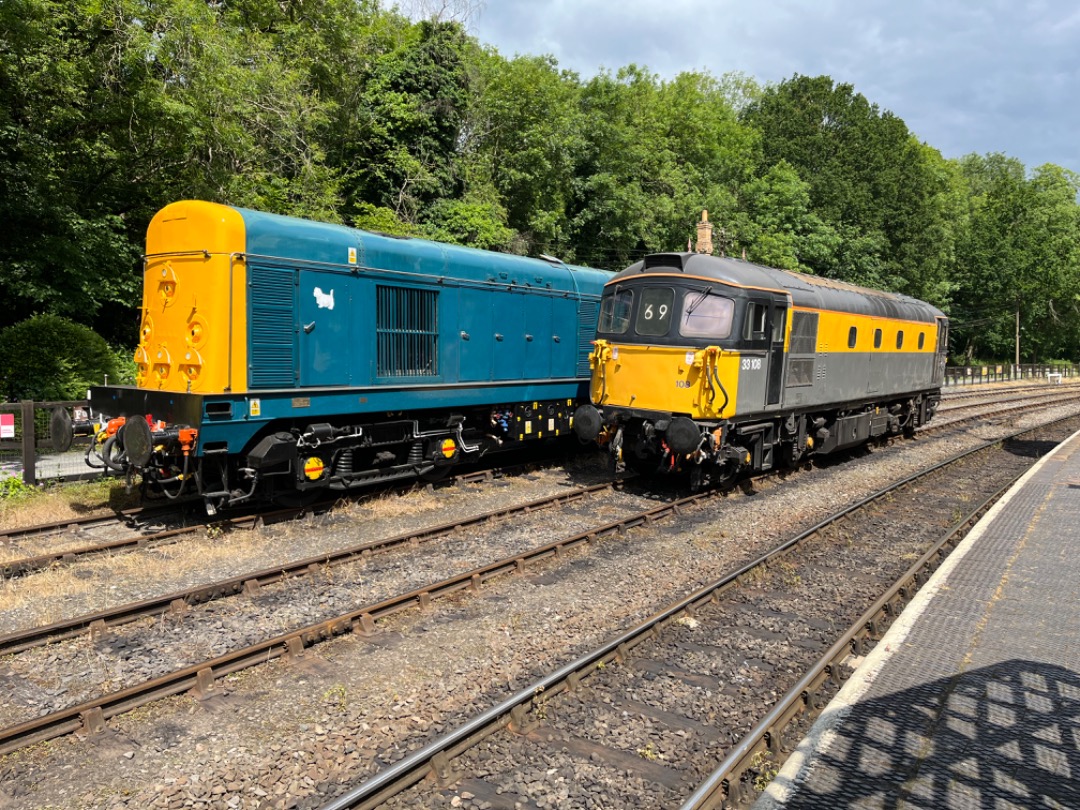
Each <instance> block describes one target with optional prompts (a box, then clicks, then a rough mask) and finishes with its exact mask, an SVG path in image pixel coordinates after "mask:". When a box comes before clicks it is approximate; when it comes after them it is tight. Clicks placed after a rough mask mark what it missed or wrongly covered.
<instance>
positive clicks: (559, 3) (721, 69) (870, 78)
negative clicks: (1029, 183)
mask: <svg viewBox="0 0 1080 810" xmlns="http://www.w3.org/2000/svg"><path fill="white" fill-rule="evenodd" d="M475 30H476V34H477V36H478V37H479V39H480V40H481V41H482V42H486V43H488V44H491V45H494V46H495V47H497V48H498V49H499V51H500V52H501V53H503V54H504V55H505V56H513V55H514V54H515V53H528V54H541V53H550V54H552V55H553V56H554V57H555V58H556V59H557V60H558V61H559V64H560V66H561V67H563V68H567V69H570V70H575V71H577V72H578V73H579V74H581V75H582V76H583V77H589V76H592V75H594V74H595V73H596V72H597V71H598V70H599V69H600V68H601V67H606V68H608V69H611V70H616V69H618V68H619V67H621V66H623V65H627V64H629V63H631V62H634V63H637V64H639V65H644V66H647V67H648V68H649V69H651V70H652V71H654V72H655V73H658V74H660V75H661V76H663V77H665V78H670V77H672V76H674V75H676V74H677V73H679V72H681V71H685V70H708V71H710V72H711V73H714V74H717V75H719V74H722V73H726V72H729V71H742V72H744V73H747V74H749V75H751V76H753V77H755V78H756V79H758V80H759V81H767V82H777V81H781V80H783V79H786V78H789V77H790V76H791V75H792V74H794V73H801V74H805V75H809V76H817V75H821V74H825V75H829V76H831V77H832V78H833V79H834V80H836V81H838V82H846V83H850V84H851V85H853V86H854V88H855V89H856V91H858V92H860V93H862V94H863V95H865V96H866V97H867V98H868V99H869V100H870V101H871V102H873V103H876V104H877V105H878V106H879V107H881V108H883V109H888V110H891V111H893V112H894V113H896V114H897V115H899V116H900V117H901V118H903V119H904V121H906V122H907V124H908V126H909V127H910V128H911V129H912V131H913V132H915V133H916V135H918V136H919V137H920V138H921V139H923V140H924V141H926V142H928V143H929V144H930V145H931V146H935V147H937V148H938V149H941V150H942V152H943V153H944V154H946V155H947V156H950V157H955V156H959V155H963V154H966V153H969V152H980V153H982V152H1005V153H1007V154H1009V155H1012V156H1014V157H1017V158H1019V159H1020V160H1022V161H1023V162H1024V163H1025V164H1026V165H1027V166H1028V167H1029V168H1034V167H1035V166H1038V165H1040V164H1042V163H1045V162H1053V163H1058V164H1060V165H1063V166H1066V167H1068V168H1071V169H1073V170H1076V171H1080V142H1078V139H1076V138H1075V135H1074V133H1075V132H1076V131H1077V130H1078V129H1080V107H1078V105H1077V104H1076V103H1075V100H1076V95H1077V90H1078V89H1080V60H1078V59H1077V57H1076V53H1078V52H1080V10H1068V9H1063V8H1062V6H1061V5H1060V4H1058V3H1055V2H1051V0H1046V1H1045V2H1043V1H1042V0H1032V1H1031V2H1027V3H1022V2H1009V1H1008V0H994V2H985V3H979V4H973V3H968V2H964V1H963V0H937V1H936V2H931V0H914V2H907V3H889V2H882V1H881V0H876V1H875V0H829V1H827V2H816V3H813V4H811V3H805V2H800V0H771V1H770V2H764V3H763V2H760V0H715V1H714V2H711V3H702V2H700V0H696V2H690V0H666V2H660V3H657V2H655V0H649V1H648V2H646V0H623V1H622V2H619V3H614V4H613V3H611V2H600V0H503V1H501V2H500V0H489V3H488V5H487V7H486V9H485V10H484V11H483V12H482V13H481V15H480V16H479V17H478V18H477V19H476V20H475Z"/></svg>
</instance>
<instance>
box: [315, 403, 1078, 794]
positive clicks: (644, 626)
mask: <svg viewBox="0 0 1080 810" xmlns="http://www.w3.org/2000/svg"><path fill="white" fill-rule="evenodd" d="M1073 418H1075V417H1074V416H1070V417H1065V418H1063V419H1058V420H1053V421H1051V422H1049V423H1047V424H1046V425H1039V426H1037V427H1035V428H1025V429H1024V430H1020V431H1016V432H1015V433H1013V434H1010V435H1008V436H1005V437H1002V438H998V439H994V440H992V441H987V442H984V443H983V444H981V445H979V446H977V447H975V448H972V449H970V450H966V451H963V452H960V453H957V454H955V455H953V456H951V457H949V458H947V459H945V460H944V461H941V462H939V463H937V464H934V465H933V466H931V467H929V468H927V469H925V470H921V471H919V472H917V473H913V474H912V475H909V476H906V477H905V478H903V479H901V480H900V481H896V482H894V483H893V484H890V485H889V486H888V487H886V488H883V489H881V490H879V491H877V492H874V493H872V494H870V495H868V496H866V497H865V498H862V499H860V500H859V501H858V502H856V503H854V504H850V505H849V506H847V507H845V508H844V509H842V510H840V511H839V512H836V513H835V514H833V515H831V516H829V517H828V518H826V519H825V520H822V521H821V522H819V523H817V524H815V525H814V526H812V527H810V528H809V529H806V530H805V531H802V532H800V533H799V534H797V535H795V536H794V537H791V538H789V539H788V540H786V541H784V542H783V543H781V544H780V545H778V546H776V547H775V548H773V549H772V550H770V551H768V552H767V553H765V554H763V555H761V556H760V557H758V558H757V559H756V560H754V561H752V562H749V563H747V564H745V565H743V566H742V567H740V568H739V569H737V570H735V571H733V572H731V573H729V574H727V575H725V576H724V577H722V578H720V579H719V580H716V581H714V582H713V583H711V584H709V585H706V586H704V587H702V588H700V589H699V590H697V591H695V592H694V593H692V594H691V595H689V596H687V597H684V598H683V599H681V600H679V601H678V602H676V603H675V604H673V605H671V606H670V607H668V608H666V609H664V610H663V611H661V612H659V613H657V614H655V615H653V616H651V617H649V618H648V619H645V620H644V621H643V622H641V623H640V624H638V625H637V626H635V627H634V628H632V629H630V630H628V631H626V632H624V633H622V634H620V635H619V636H618V637H617V638H615V639H613V640H611V641H609V642H607V643H606V644H604V645H603V646H601V647H599V648H597V649H595V650H594V651H592V652H590V653H587V654H586V655H584V656H581V657H580V658H578V659H576V660H575V661H573V662H572V663H569V664H567V665H565V666H564V667H562V668H560V669H559V670H557V671H556V672H553V673H551V674H549V675H547V676H545V677H544V678H541V679H540V680H538V681H536V682H535V683H533V684H532V685H530V686H528V687H526V688H524V689H522V690H520V691H518V692H517V693H515V694H514V695H512V696H511V697H509V698H507V699H506V700H504V701H503V702H501V703H499V704H498V705H497V706H494V707H492V708H490V709H488V710H487V711H485V712H483V713H482V714H480V715H478V716H476V717H475V718H473V719H472V720H470V721H468V722H466V723H465V724H464V725H462V726H460V727H459V728H457V729H455V730H453V731H451V732H449V733H447V734H445V735H443V736H442V737H440V738H438V739H436V740H434V741H432V742H431V743H428V744H427V745H425V746H423V747H422V748H420V749H418V750H417V751H415V752H413V753H412V754H409V755H408V756H406V757H405V758H404V759H401V760H399V761H398V762H397V763H395V764H393V765H391V766H390V767H389V768H385V769H383V770H381V771H379V772H378V773H376V774H374V775H372V776H371V777H369V778H368V779H367V780H366V781H364V782H363V783H362V784H360V785H358V786H357V787H355V788H353V789H352V790H351V791H349V792H347V793H345V794H343V795H342V796H340V797H339V798H337V799H335V800H334V801H331V802H329V803H327V804H325V805H323V806H322V807H321V808H320V810H372V808H375V807H378V806H379V805H380V804H382V803H383V802H385V801H386V800H387V799H389V798H390V797H392V796H395V795H397V794H399V793H401V792H402V791H404V790H406V789H407V788H409V787H411V786H412V785H413V784H415V783H417V782H419V781H420V780H421V779H423V778H425V777H426V776H428V775H433V776H434V777H435V778H436V779H439V778H444V779H445V778H446V777H448V775H449V774H450V765H449V763H450V760H451V759H452V758H453V757H455V756H458V755H459V754H461V753H462V752H464V751H466V750H468V749H469V748H471V747H472V746H474V745H475V744H476V743H478V742H480V741H481V740H483V739H484V738H486V737H488V736H490V735H492V734H494V733H497V732H498V731H500V730H501V729H502V728H503V727H505V726H507V725H513V726H516V727H518V728H521V727H523V726H524V724H525V722H526V720H525V715H526V713H527V711H528V707H529V705H530V703H531V702H532V701H533V700H534V698H535V697H536V696H537V695H539V694H543V695H544V696H545V698H548V697H550V696H552V695H556V694H559V693H560V692H561V691H563V690H564V689H574V688H577V686H578V685H579V684H580V682H581V681H582V680H583V679H584V678H587V677H588V676H589V675H591V674H592V673H593V672H595V671H596V670H597V665H598V664H601V663H603V664H607V663H609V662H611V661H614V660H623V661H625V660H626V659H627V657H628V655H627V654H628V652H629V651H630V650H631V649H632V648H633V647H635V646H637V645H638V644H640V643H642V642H644V641H646V640H648V639H649V638H652V637H653V636H654V634H656V633H657V632H659V631H660V630H662V629H663V628H664V627H665V626H666V625H667V624H669V623H670V622H672V621H675V620H676V619H677V618H678V617H679V616H680V615H681V614H684V613H693V611H694V610H695V609H696V608H698V607H701V606H703V605H706V604H708V603H710V602H714V601H716V600H717V598H718V597H719V596H721V595H722V594H723V593H724V592H725V591H727V590H728V589H730V588H732V587H734V586H735V585H736V584H738V583H739V582H740V581H742V579H743V578H744V577H746V576H747V575H748V574H749V573H750V572H751V571H753V570H754V569H755V568H757V567H759V566H762V565H767V564H768V563H769V562H771V561H773V560H774V559H776V558H777V557H780V556H782V555H784V554H786V553H787V552H788V551H789V550H791V549H792V548H793V547H795V546H797V545H799V544H800V543H802V542H803V541H804V540H806V539H808V538H810V537H812V536H814V535H817V534H819V533H820V532H821V531H823V530H824V529H826V528H827V527H828V526H830V525H832V524H834V523H836V522H838V521H840V520H842V519H843V518H845V517H847V516H848V515H850V514H852V513H854V512H856V511H858V510H860V509H863V508H864V507H866V506H867V505H869V504H871V503H873V502H875V501H878V500H880V499H882V498H884V497H885V496H887V495H889V494H890V493H894V492H896V491H897V490H899V489H902V488H904V487H907V486H909V485H910V484H912V483H913V482H915V481H918V480H919V479H921V478H924V477H926V476H927V475H930V474H932V473H934V472H936V471H938V470H940V469H942V468H944V467H947V466H949V465H951V464H955V463H957V462H958V461H961V460H963V459H965V458H968V457H970V456H972V455H974V454H976V453H979V452H982V451H984V450H987V449H989V448H992V447H994V446H995V445H997V444H1000V443H1001V442H1003V441H1008V440H1010V439H1015V438H1017V437H1018V436H1022V435H1024V434H1027V433H1031V432H1032V431H1034V430H1040V429H1044V428H1046V427H1047V426H1050V425H1054V424H1057V423H1059V422H1062V421H1065V420H1066V419H1073Z"/></svg>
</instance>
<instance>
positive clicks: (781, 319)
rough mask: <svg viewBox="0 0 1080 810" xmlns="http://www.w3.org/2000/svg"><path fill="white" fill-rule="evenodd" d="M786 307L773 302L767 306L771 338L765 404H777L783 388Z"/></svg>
mask: <svg viewBox="0 0 1080 810" xmlns="http://www.w3.org/2000/svg"><path fill="white" fill-rule="evenodd" d="M787 312H788V311H787V307H786V306H785V305H784V304H781V303H777V302H773V304H772V306H771V307H770V308H769V320H770V326H771V333H772V339H771V341H770V342H769V383H768V388H767V389H766V392H765V404H766V405H777V404H779V403H780V395H781V393H782V392H783V390H784V338H785V337H786V335H787Z"/></svg>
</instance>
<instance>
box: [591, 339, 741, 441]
mask: <svg viewBox="0 0 1080 810" xmlns="http://www.w3.org/2000/svg"><path fill="white" fill-rule="evenodd" d="M601 344H603V345H601ZM591 360H592V362H593V364H594V365H593V375H592V397H591V398H592V401H593V403H594V404H596V405H598V406H601V407H603V406H615V407H623V408H635V409H638V410H644V411H659V412H666V413H674V414H686V415H688V416H690V417H691V418H695V419H721V418H725V417H728V416H731V415H733V414H734V408H735V400H736V396H737V394H738V385H739V380H738V372H739V355H738V353H736V352H725V351H723V350H722V349H721V348H720V347H719V346H708V347H705V348H704V349H695V348H693V347H686V346H648V345H635V344H619V345H609V344H607V342H606V341H597V348H596V349H594V350H593V353H592V355H591ZM575 418H576V417H575ZM579 435H581V434H580V433H579Z"/></svg>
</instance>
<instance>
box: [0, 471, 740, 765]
mask: <svg viewBox="0 0 1080 810" xmlns="http://www.w3.org/2000/svg"><path fill="white" fill-rule="evenodd" d="M610 486H611V484H599V485H594V487H590V488H589V489H591V490H596V489H603V488H608V487H610ZM718 495H719V493H717V492H709V493H699V494H697V495H693V496H690V497H688V498H684V499H682V501H680V502H672V503H668V504H662V505H660V506H657V507H654V508H653V509H650V510H648V511H647V512H643V513H639V514H637V515H632V516H630V517H628V518H624V519H623V520H620V521H614V522H612V523H608V524H605V525H604V526H599V527H595V528H593V529H590V530H588V531H585V532H581V533H579V534H576V535H573V536H570V537H566V538H563V539H561V540H557V541H555V542H552V543H548V544H546V545H543V546H540V547H538V548H535V549H533V550H531V551H529V552H526V553H524V554H518V555H515V556H513V557H506V558H503V559H501V560H498V561H496V562H493V563H489V564H488V565H485V566H482V567H480V568H476V569H474V570H472V571H467V572H465V573H463V574H458V575H457V576H454V577H450V578H449V579H444V580H441V581H439V582H434V583H431V584H429V585H426V586H424V587H422V588H418V589H416V590H413V591H409V592H408V593H404V594H400V595H398V596H394V597H390V598H388V599H384V600H382V601H380V602H375V603H372V604H368V605H364V606H362V607H359V608H355V609H353V610H350V611H348V612H346V613H343V614H340V615H338V616H336V617H334V618H331V619H325V620H323V621H320V622H316V623H314V624H310V625H307V626H306V627H302V628H298V629H294V630H290V631H288V632H287V633H283V634H281V635H278V636H275V637H273V638H270V639H266V640H264V641H262V642H259V643H257V644H253V645H250V646H248V647H244V648H243V649H240V650H234V651H231V652H228V653H225V654H224V655H220V656H218V657H216V658H213V659H210V660H208V661H204V662H202V663H199V664H193V665H190V666H187V667H184V668H182V669H179V670H176V671H175V672H173V673H169V674H166V675H162V676H160V677H158V678H154V679H152V680H149V681H146V682H144V683H142V684H137V685H135V686H132V687H129V688H127V689H124V690H121V691H118V692H114V693H110V694H108V695H104V696H102V697H99V698H95V699H93V700H89V701H86V702H84V703H81V704H78V705H76V706H71V707H69V708H67V709H62V710H60V711H57V712H53V713H51V714H47V715H44V716H42V717H38V718H34V719H31V720H27V721H25V722H23V723H20V724H18V725H14V726H10V727H8V728H6V729H0V755H3V754H7V753H10V752H11V751H14V750H17V749H19V748H22V747H25V746H26V745H31V744H33V743H35V742H41V741H42V740H48V739H52V738H54V737H58V736H61V735H64V734H69V733H72V732H74V731H78V730H80V729H81V730H83V731H86V732H87V733H94V732H97V731H101V730H103V729H104V721H105V720H107V719H108V718H110V717H113V716H115V715H118V714H122V713H123V712H126V711H130V710H131V709H134V708H137V707H139V706H143V705H145V704H147V703H150V702H152V701H154V700H157V699H159V698H162V697H168V696H170V695H176V694H180V693H182V692H185V691H189V690H191V691H193V692H194V693H195V694H196V695H197V696H203V695H207V694H210V693H212V692H213V691H214V689H215V681H216V680H217V679H218V678H220V677H222V676H224V675H228V674H231V673H233V672H237V671H239V670H242V669H246V668H248V667H252V666H256V665H259V664H262V663H265V662H267V661H270V660H273V659H275V658H278V657H280V656H282V655H289V656H292V657H300V656H302V655H303V654H304V651H305V649H306V648H307V647H310V646H312V645H314V644H318V643H320V642H322V641H327V640H329V639H331V638H334V637H336V636H339V635H343V634H345V633H348V632H352V633H355V634H357V635H359V636H368V635H370V634H372V633H373V632H374V629H375V622H376V621H377V620H378V619H381V618H384V617H387V616H391V615H394V614H395V613H398V612H400V611H403V610H408V609H411V608H415V607H419V608H422V609H423V608H426V607H428V606H429V605H430V604H431V601H432V600H433V599H437V598H442V597H446V596H449V595H451V594H454V593H456V592H458V591H462V590H467V589H471V590H477V589H479V587H480V586H481V585H482V584H483V583H484V582H486V581H488V580H490V579H493V578H495V577H498V576H501V575H504V574H512V573H520V572H522V571H524V569H525V567H526V565H527V564H528V563H531V562H535V561H538V560H542V559H545V558H548V557H553V556H557V555H558V554H560V553H562V552H563V551H564V550H566V549H568V548H571V547H573V546H575V545H579V544H581V543H587V542H590V541H593V540H596V539H598V538H600V537H604V536H607V535H610V534H615V533H621V532H623V531H625V529H626V528H628V527H632V526H638V525H642V524H645V523H649V522H651V521H652V520H654V519H657V518H659V517H663V516H667V515H672V514H677V513H678V512H679V510H680V506H681V505H683V504H686V503H691V502H694V501H699V500H704V499H709V498H713V497H717V496H718ZM558 497H559V498H560V499H562V500H564V501H565V500H566V499H567V497H566V495H565V494H564V495H560V496H558ZM582 497H583V496H582ZM552 500H554V499H552ZM523 506H525V505H523ZM498 511H500V512H501V511H507V510H498ZM519 511H520V510H519ZM445 525H446V526H454V525H464V523H463V522H461V521H459V522H458V523H457V524H445ZM408 536H410V535H405V537H406V538H407V537H408ZM412 536H414V535H412Z"/></svg>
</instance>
